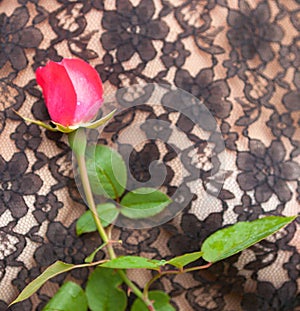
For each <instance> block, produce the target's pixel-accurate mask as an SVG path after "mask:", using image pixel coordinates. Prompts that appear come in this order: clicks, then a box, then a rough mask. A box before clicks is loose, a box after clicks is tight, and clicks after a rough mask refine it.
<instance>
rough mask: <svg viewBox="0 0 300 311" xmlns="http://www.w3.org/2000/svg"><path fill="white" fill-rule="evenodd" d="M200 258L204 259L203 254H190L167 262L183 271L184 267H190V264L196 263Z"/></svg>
mask: <svg viewBox="0 0 300 311" xmlns="http://www.w3.org/2000/svg"><path fill="white" fill-rule="evenodd" d="M200 257H202V252H194V253H188V254H184V255H182V256H178V257H175V258H172V259H170V260H168V261H167V262H166V264H169V265H173V266H175V267H177V268H179V269H181V268H183V267H184V266H186V265H188V264H189V263H191V262H193V261H196V260H197V259H199V258H200Z"/></svg>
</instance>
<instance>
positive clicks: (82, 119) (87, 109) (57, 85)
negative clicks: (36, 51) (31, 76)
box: [36, 58, 103, 128]
mask: <svg viewBox="0 0 300 311" xmlns="http://www.w3.org/2000/svg"><path fill="white" fill-rule="evenodd" d="M36 80H37V83H38V84H39V85H40V86H41V87H42V89H43V95H44V98H45V102H46V106H47V109H48V112H49V115H50V117H51V120H52V121H53V122H55V123H57V124H59V125H62V126H64V127H66V128H68V127H74V126H75V127H78V125H81V124H86V123H89V122H91V121H93V119H94V118H95V117H96V115H97V113H98V111H99V108H100V107H101V105H102V102H103V97H102V96H103V88H102V82H101V79H100V77H99V75H98V73H97V71H96V70H95V69H94V68H93V67H91V66H90V65H89V64H88V63H86V62H84V61H83V60H80V59H68V58H65V59H63V60H62V61H61V62H59V63H56V62H52V61H50V62H48V64H47V65H46V66H45V67H40V68H38V69H37V71H36Z"/></svg>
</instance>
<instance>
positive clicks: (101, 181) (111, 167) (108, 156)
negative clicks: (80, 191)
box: [86, 145, 127, 199]
mask: <svg viewBox="0 0 300 311" xmlns="http://www.w3.org/2000/svg"><path fill="white" fill-rule="evenodd" d="M86 159H87V161H86V165H87V171H88V175H89V179H90V183H91V187H92V191H93V193H94V194H97V195H104V196H106V197H109V198H112V199H116V198H119V197H120V196H121V195H122V194H123V192H124V190H125V187H126V182H127V171H126V166H125V162H124V161H123V159H122V157H121V155H120V154H119V153H118V152H117V151H115V150H113V149H111V148H109V147H107V146H103V145H97V146H91V147H89V148H87V152H86Z"/></svg>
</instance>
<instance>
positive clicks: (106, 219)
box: [76, 203, 119, 235]
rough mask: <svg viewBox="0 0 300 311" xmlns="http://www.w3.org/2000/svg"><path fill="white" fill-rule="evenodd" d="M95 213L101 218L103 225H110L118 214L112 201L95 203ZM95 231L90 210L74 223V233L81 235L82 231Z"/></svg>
mask: <svg viewBox="0 0 300 311" xmlns="http://www.w3.org/2000/svg"><path fill="white" fill-rule="evenodd" d="M97 213H98V216H99V218H100V220H101V223H102V225H103V227H104V228H105V227H107V226H108V225H110V224H111V223H112V222H113V221H114V220H115V219H116V218H117V216H118V214H119V211H118V209H117V208H116V206H115V205H114V204H113V203H104V204H98V205H97ZM94 231H97V227H96V224H95V221H94V218H93V215H92V212H91V211H87V212H85V213H84V214H82V215H81V216H80V217H79V218H78V220H77V223H76V233H77V235H81V234H83V233H88V232H94Z"/></svg>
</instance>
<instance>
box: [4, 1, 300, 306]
mask: <svg viewBox="0 0 300 311" xmlns="http://www.w3.org/2000/svg"><path fill="white" fill-rule="evenodd" d="M299 20H300V6H299V1H296V0H287V1H286V0H274V1H273V0H272V1H271V0H268V1H258V0H257V1H256V0H252V1H250V0H248V1H246V0H232V1H231V0H230V1H229V0H227V1H226V0H205V1H204V0H203V1H202V0H176V1H167V0H140V1H138V0H131V1H129V0H116V1H105V0H76V1H70V0H53V1H47V0H18V1H17V0H14V1H11V0H2V1H0V32H1V39H0V40H1V43H0V90H1V92H0V105H1V109H0V138H1V142H2V145H1V152H0V189H1V193H0V310H1V311H2V310H6V308H7V305H8V303H9V302H11V301H12V300H13V299H14V298H15V297H16V295H17V294H18V293H19V292H20V291H21V290H22V289H23V288H24V287H25V285H26V284H28V283H29V282H30V281H31V280H32V279H34V278H35V277H37V276H38V275H39V274H40V273H41V272H42V271H43V270H44V269H45V268H46V267H47V266H49V265H50V264H52V263H53V262H55V261H56V260H62V261H64V262H68V263H75V264H79V263H82V262H83V260H84V258H85V257H86V256H88V255H89V254H90V253H91V252H92V251H93V250H94V249H95V247H96V245H97V244H98V243H100V241H99V239H98V237H97V236H96V235H93V234H89V235H85V236H82V237H77V236H76V234H75V221H76V218H78V217H79V215H80V214H81V213H82V212H83V211H84V210H85V205H84V202H83V201H82V199H81V197H80V195H79V193H78V191H77V188H76V184H75V182H74V176H73V169H72V161H71V158H72V155H71V152H70V149H69V147H68V145H67V142H66V137H65V136H64V135H62V134H60V133H52V132H48V131H44V130H41V129H39V128H38V127H37V126H36V125H29V124H25V123H24V122H23V121H21V120H20V119H19V117H18V116H17V115H16V114H14V112H13V111H12V109H15V110H16V111H19V112H20V113H22V114H23V115H26V116H29V117H32V118H35V119H38V120H48V118H49V117H48V115H47V112H46V109H45V106H44V103H43V98H42V93H41V90H40V88H39V87H38V86H37V84H36V82H35V75H34V71H35V70H36V69H37V68H38V67H39V66H43V65H45V64H46V62H47V61H48V60H50V59H51V60H53V61H60V60H61V59H62V58H65V57H79V58H82V59H84V60H86V61H87V62H89V63H90V64H91V65H93V66H94V67H95V68H96V69H97V71H98V72H99V74H100V76H101V78H102V80H103V82H104V89H105V92H107V94H109V93H110V92H113V91H115V90H116V89H118V88H121V87H127V86H129V85H132V84H142V83H160V84H167V85H175V86H176V87H178V88H181V89H183V90H185V91H187V92H189V93H191V94H192V95H194V96H195V97H197V98H198V99H199V100H200V101H201V102H203V103H204V104H205V105H206V107H207V108H208V109H209V110H210V111H211V113H212V114H213V116H214V117H215V118H216V120H217V123H218V124H219V126H220V129H221V132H222V135H223V137H224V141H225V147H226V154H227V161H226V174H225V175H224V178H225V179H224V185H223V188H222V190H221V191H220V193H219V196H218V197H214V198H213V199H211V200H208V201H206V202H205V204H206V208H205V209H199V206H200V205H201V204H202V203H203V202H201V198H200V197H197V196H195V195H194V193H195V189H194V188H193V187H192V186H190V185H191V184H190V183H189V182H190V181H191V180H193V178H195V175H193V173H194V172H195V171H200V172H201V174H200V176H201V178H200V180H199V183H200V185H201V186H202V187H203V189H206V188H207V185H208V179H207V174H206V170H209V169H211V167H206V166H205V165H204V166H203V167H199V166H198V167H195V163H198V162H195V161H194V159H193V154H191V153H190V150H188V149H186V150H185V149H184V148H183V147H182V146H181V148H182V150H181V151H182V154H183V155H184V156H185V161H184V164H185V165H186V167H185V170H186V172H188V177H189V178H190V180H189V182H187V183H186V187H185V188H184V189H182V191H181V192H180V193H178V200H179V199H180V200H181V201H180V202H182V201H185V200H186V201H187V202H188V201H190V198H191V197H192V200H191V202H190V203H189V204H188V206H187V208H186V209H185V210H184V212H183V213H181V214H180V215H179V216H177V217H176V218H175V219H173V220H172V221H170V222H168V223H166V224H164V225H163V226H160V227H154V228H151V229H147V230H146V229H145V230H132V229H121V228H117V227H116V228H115V230H114V236H115V238H116V239H121V240H122V241H123V245H122V248H121V247H120V248H119V249H118V252H119V253H123V254H124V253H127V254H141V255H144V256H147V257H151V258H158V259H159V258H162V257H163V258H168V256H171V255H180V254H182V253H184V252H192V251H195V250H198V249H199V245H200V244H201V243H202V241H203V240H204V239H205V237H206V236H208V235H209V234H211V233H212V232H214V231H215V230H216V229H218V228H220V227H223V226H225V225H228V224H232V223H235V222H236V221H244V220H254V219H256V218H258V217H260V216H261V215H296V214H299V212H300V181H299V180H300V129H299V126H300V91H299V90H300V75H299V71H298V68H299V63H300V52H299V49H300V45H299V30H300V22H299ZM168 96H169V97H168ZM168 96H166V98H165V99H164V100H166V101H170V102H172V93H170V94H169V95H168ZM141 108H142V107H141ZM196 113H197V111H195V115H196ZM198 113H201V112H199V111H198ZM147 118H148V119H157V120H164V121H168V122H171V123H172V124H173V125H175V126H177V127H179V128H180V129H182V130H183V131H184V132H185V133H186V135H187V137H188V138H189V140H190V141H191V142H192V143H193V144H195V146H197V159H202V158H205V159H206V160H203V161H204V162H203V163H204V164H206V163H208V162H209V161H208V160H207V159H209V158H210V156H209V155H208V156H207V154H206V153H205V152H206V151H207V150H208V149H207V144H206V143H205V142H203V140H201V137H199V133H197V132H196V131H195V129H194V128H193V126H191V124H190V122H189V120H187V119H186V118H184V117H183V116H179V115H175V114H174V113H173V112H172V111H171V110H168V109H161V110H159V111H158V110H155V109H150V108H149V109H148V110H147V109H144V110H143V109H139V110H138V111H135V112H133V111H132V110H130V109H129V110H128V111H125V112H124V115H123V116H122V117H120V118H119V119H118V118H117V117H116V118H115V119H114V120H113V121H112V122H110V123H109V124H108V126H107V127H106V128H105V130H104V134H103V138H102V139H103V142H104V143H108V144H112V143H113V141H114V138H115V136H114V135H117V134H121V133H122V131H123V130H124V128H126V127H127V126H129V125H131V124H139V122H140V120H147ZM160 124H161V123H160ZM141 132H143V133H144V134H145V135H146V136H147V135H148V136H149V137H153V136H155V135H156V136H157V137H158V138H160V139H161V140H162V141H166V140H167V139H169V137H171V135H172V128H170V127H167V128H163V129H162V128H159V127H157V126H155V124H154V123H144V127H142V128H141ZM179 145H180V141H179V142H178V146H179ZM178 146H173V147H172V146H170V145H169V146H168V145H164V144H159V143H157V142H152V141H147V142H145V144H144V145H142V146H138V147H135V150H134V151H133V152H132V154H131V156H130V163H131V166H130V169H131V172H132V174H133V176H134V177H135V178H136V179H137V180H139V181H147V180H148V179H149V170H148V167H147V165H146V166H143V165H142V164H143V163H146V164H147V163H151V162H152V161H155V160H159V159H163V161H164V163H165V165H166V168H167V179H166V180H165V184H164V187H165V189H166V190H167V191H168V192H169V194H172V193H175V192H176V189H177V188H176V187H177V184H176V180H177V179H176V178H177V175H176V174H177V172H178V165H179V164H180V159H178V157H177V156H176V153H175V151H176V148H177V147H178ZM121 147H122V148H126V145H124V146H121ZM179 147H180V146H179ZM156 169H158V170H159V169H160V167H157V168H156ZM299 225H300V222H299V219H297V220H296V221H295V222H293V223H292V224H290V225H289V226H288V227H286V228H285V229H283V230H281V231H280V232H279V233H277V234H276V235H274V236H272V237H271V238H269V239H267V240H265V241H262V242H260V243H259V244H257V245H255V246H253V247H251V248H250V249H248V250H245V251H244V252H242V253H240V254H237V255H235V256H233V257H231V258H229V259H227V260H225V261H223V262H220V263H216V264H214V265H213V266H212V267H211V268H209V269H208V270H206V271H201V272H193V273H189V274H187V275H178V276H170V277H164V278H163V279H162V280H161V282H156V283H155V284H154V287H155V288H160V289H163V290H165V291H167V292H169V293H170V295H171V297H172V303H173V304H174V306H175V307H176V308H177V309H178V310H185V311H189V310H205V311H207V310H225V311H237V310H249V311H250V310H262V311H264V310H270V311H273V310H274V311H279V310H280V311H284V310H286V311H290V310H300V294H299V293H300V290H299V281H300V276H299V262H300V246H299V245H300V230H299ZM103 256H104V253H103V252H101V251H100V252H99V253H98V254H97V257H96V259H98V260H100V259H101V258H103ZM150 273H151V272H148V271H147V272H145V273H135V274H134V275H132V277H133V278H134V280H135V281H136V282H137V284H138V285H139V286H141V287H142V286H143V284H144V282H145V279H146V277H147V276H149V274H150ZM66 277H67V276H66V275H60V276H58V277H55V278H54V279H52V280H51V281H50V282H48V283H47V284H46V285H45V286H44V287H42V288H41V289H40V290H39V291H38V292H37V294H35V295H34V296H33V297H32V298H31V299H29V300H27V301H25V302H23V303H21V304H18V305H16V306H13V307H11V308H10V310H41V309H42V308H43V306H44V305H45V304H46V302H47V301H48V300H49V298H50V297H51V296H52V295H53V294H54V293H55V291H56V290H57V289H58V286H59V285H61V284H62V283H63V281H64V280H65V278H66ZM87 277H88V269H81V270H74V271H72V272H71V273H70V274H69V275H68V278H70V279H72V280H75V281H76V282H78V283H81V284H85V282H86V280H87Z"/></svg>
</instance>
